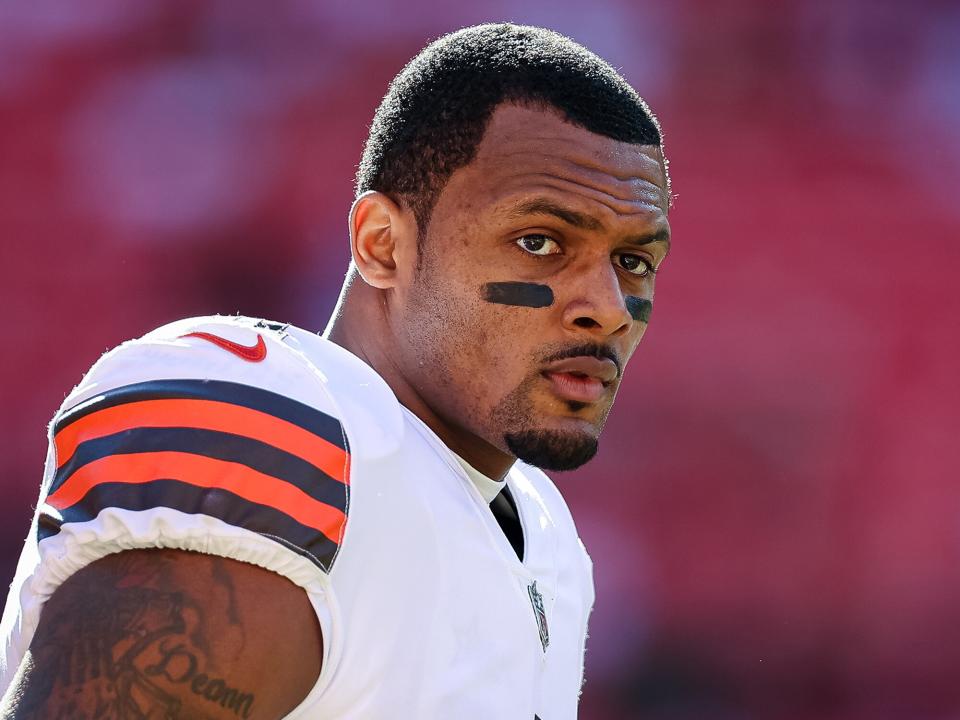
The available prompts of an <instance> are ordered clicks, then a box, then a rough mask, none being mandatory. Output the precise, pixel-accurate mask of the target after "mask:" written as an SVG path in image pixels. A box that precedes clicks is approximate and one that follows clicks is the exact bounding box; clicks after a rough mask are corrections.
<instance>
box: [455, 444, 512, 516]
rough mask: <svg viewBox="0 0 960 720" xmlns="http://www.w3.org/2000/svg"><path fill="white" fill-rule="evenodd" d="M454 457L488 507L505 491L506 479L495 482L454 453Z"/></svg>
mask: <svg viewBox="0 0 960 720" xmlns="http://www.w3.org/2000/svg"><path fill="white" fill-rule="evenodd" d="M453 456H454V457H455V458H456V459H457V462H459V463H460V466H461V467H462V468H463V470H464V472H465V473H467V477H468V478H470V480H471V481H472V482H473V484H474V485H475V486H476V488H477V490H479V491H480V494H481V495H482V496H483V499H484V500H485V501H486V503H487V505H489V504H490V503H492V502H493V499H494V498H495V497H496V496H497V495H499V494H500V491H501V490H503V488H504V486H506V484H507V480H506V478H504V479H503V480H494V479H492V478H488V477H487V476H486V475H484V474H483V473H482V472H480V471H479V470H477V469H476V468H475V467H473V465H471V464H470V463H468V462H467V461H466V460H464V459H463V458H462V457H460V456H459V455H457V454H456V453H453Z"/></svg>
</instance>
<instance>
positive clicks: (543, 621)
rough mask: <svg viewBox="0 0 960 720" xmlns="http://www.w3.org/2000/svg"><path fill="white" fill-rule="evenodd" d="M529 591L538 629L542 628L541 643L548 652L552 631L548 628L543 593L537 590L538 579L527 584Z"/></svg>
mask: <svg viewBox="0 0 960 720" xmlns="http://www.w3.org/2000/svg"><path fill="white" fill-rule="evenodd" d="M527 592H528V593H529V594H530V604H531V605H533V615H534V617H535V618H536V619H537V629H539V630H540V644H541V645H543V651H544V652H546V651H547V645H549V644H550V631H549V630H548V629H547V612H546V610H544V609H543V595H541V594H540V591H539V590H537V581H536V580H534V581H533V583H532V584H531V585H528V586H527Z"/></svg>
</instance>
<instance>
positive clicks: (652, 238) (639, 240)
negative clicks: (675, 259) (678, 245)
mask: <svg viewBox="0 0 960 720" xmlns="http://www.w3.org/2000/svg"><path fill="white" fill-rule="evenodd" d="M627 242H628V243H629V244H630V245H649V244H650V243H657V242H658V243H663V244H664V245H666V246H667V252H670V231H669V230H668V229H667V228H661V229H659V230H657V231H656V232H652V233H649V234H647V235H635V236H633V237H629V238H627Z"/></svg>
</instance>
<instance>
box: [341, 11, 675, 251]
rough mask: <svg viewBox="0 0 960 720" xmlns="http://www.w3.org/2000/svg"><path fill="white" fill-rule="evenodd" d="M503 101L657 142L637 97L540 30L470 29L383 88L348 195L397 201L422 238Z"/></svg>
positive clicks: (619, 136) (569, 43) (613, 75)
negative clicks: (437, 205) (442, 196)
mask: <svg viewBox="0 0 960 720" xmlns="http://www.w3.org/2000/svg"><path fill="white" fill-rule="evenodd" d="M504 102H515V103H518V104H527V105H533V106H539V107H548V108H553V109H555V110H557V111H558V112H559V113H560V115H561V116H563V117H564V118H565V119H566V120H568V121H569V122H571V123H573V124H575V125H579V126H580V127H583V128H585V129H586V130H589V131H590V132H593V133H597V134H598V135H605V136H607V137H609V138H612V139H614V140H619V141H622V142H629V143H635V144H638V145H659V146H661V147H662V145H663V140H662V134H661V131H660V124H659V123H658V122H657V119H656V117H655V116H654V115H653V113H652V112H651V111H650V108H649V107H647V104H646V102H644V100H643V98H641V97H640V96H639V95H638V94H637V92H636V91H635V90H634V89H633V88H632V87H631V86H630V84H629V83H627V81H626V80H624V79H623V77H621V76H620V74H619V73H618V72H617V71H616V70H614V69H613V68H612V67H611V66H610V65H609V64H607V63H606V62H605V61H604V60H602V59H600V58H599V57H597V56H596V55H595V54H593V53H592V52H590V51H589V50H587V49H586V48H585V47H583V46H582V45H579V44H577V43H576V42H574V41H573V40H571V39H570V38H567V37H565V36H563V35H560V34H558V33H556V32H553V31H551V30H546V29H544V28H537V27H529V26H524V25H514V24H511V23H502V24H488V25H476V26H474V27H468V28H464V29H463V30H458V31H457V32H454V33H451V34H449V35H445V36H443V37H441V38H440V39H438V40H436V41H434V42H432V43H430V44H429V45H427V47H425V48H424V49H423V50H422V51H421V52H420V53H419V54H418V55H417V56H416V57H414V58H413V59H412V60H411V61H410V62H409V63H407V65H406V67H404V68H403V70H401V71H400V73H399V74H398V75H397V76H396V77H395V78H394V79H393V82H391V83H390V88H389V90H388V91H387V94H386V95H385V96H384V98H383V100H382V102H381V103H380V106H379V107H378V108H377V111H376V113H375V114H374V116H373V123H372V124H371V126H370V134H369V135H368V136H367V142H366V146H365V147H364V151H363V157H362V159H361V161H360V166H359V168H358V170H357V186H356V191H357V195H358V196H359V195H360V194H361V193H364V192H366V191H367V190H379V191H380V192H383V193H385V194H387V195H389V196H390V197H392V198H393V199H394V200H401V201H403V202H405V203H406V204H407V205H408V206H409V207H410V208H411V209H412V211H413V213H414V216H415V217H416V220H417V224H418V226H419V232H420V235H421V237H422V236H423V235H424V234H425V232H426V227H427V224H428V222H429V219H430V215H431V213H432V211H433V207H434V205H435V203H436V201H437V197H438V196H439V195H440V192H441V191H442V190H443V187H444V186H445V185H446V183H447V180H449V178H450V176H451V175H452V174H453V172H454V171H455V170H457V169H458V168H461V167H463V166H464V165H467V164H469V163H470V162H471V161H472V160H473V157H474V155H475V154H476V150H477V146H478V145H479V144H480V141H481V139H482V138H483V134H484V132H485V131H486V128H487V124H488V122H489V120H490V117H491V115H492V114H493V111H494V110H495V109H496V107H497V106H498V105H500V104H501V103H504Z"/></svg>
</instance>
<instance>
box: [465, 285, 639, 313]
mask: <svg viewBox="0 0 960 720" xmlns="http://www.w3.org/2000/svg"><path fill="white" fill-rule="evenodd" d="M481 294H482V295H483V299H484V300H486V301H487V302H490V303H496V304H498V305H518V306H520V307H531V308H542V307H550V306H551V305H553V290H551V289H550V286H549V285H538V284H537V283H525V282H494V283H487V284H486V285H484V286H483V291H482V293H481ZM638 299H639V298H638Z"/></svg>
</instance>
